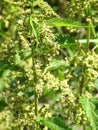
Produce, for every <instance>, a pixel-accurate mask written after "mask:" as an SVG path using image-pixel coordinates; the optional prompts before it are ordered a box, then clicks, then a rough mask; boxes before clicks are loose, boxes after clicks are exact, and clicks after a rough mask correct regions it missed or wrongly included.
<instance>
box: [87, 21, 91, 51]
mask: <svg viewBox="0 0 98 130" xmlns="http://www.w3.org/2000/svg"><path fill="white" fill-rule="evenodd" d="M90 33H91V29H90V21H89V22H88V28H87V51H89V44H90Z"/></svg>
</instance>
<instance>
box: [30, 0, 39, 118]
mask: <svg viewBox="0 0 98 130" xmlns="http://www.w3.org/2000/svg"><path fill="white" fill-rule="evenodd" d="M33 2H34V0H32V5H33ZM33 10H34V7H33V6H32V8H31V14H33ZM30 25H31V28H32V29H31V32H33V33H34V36H35V39H36V41H35V44H33V45H32V70H33V72H34V79H33V85H34V91H35V94H34V103H35V115H36V116H38V93H37V88H36V85H37V74H36V68H35V64H36V56H35V49H36V48H37V47H38V44H39V41H38V35H37V32H36V28H35V27H34V24H33V16H32V15H30ZM31 35H32V33H31Z"/></svg>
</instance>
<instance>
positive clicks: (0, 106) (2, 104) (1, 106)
mask: <svg viewBox="0 0 98 130" xmlns="http://www.w3.org/2000/svg"><path fill="white" fill-rule="evenodd" d="M5 107H7V103H6V102H5V101H4V100H0V112H1V111H3V110H4V109H5Z"/></svg>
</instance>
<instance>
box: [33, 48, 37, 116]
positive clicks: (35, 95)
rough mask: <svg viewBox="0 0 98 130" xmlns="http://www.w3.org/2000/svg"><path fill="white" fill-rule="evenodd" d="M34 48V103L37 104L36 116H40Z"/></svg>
mask: <svg viewBox="0 0 98 130" xmlns="http://www.w3.org/2000/svg"><path fill="white" fill-rule="evenodd" d="M34 49H35V48H34V46H33V47H32V69H33V72H34V79H33V85H34V91H35V94H34V102H35V115H36V116H37V115H38V94H37V88H36V84H37V75H36V68H35V64H36V60H35V59H36V58H35V55H34Z"/></svg>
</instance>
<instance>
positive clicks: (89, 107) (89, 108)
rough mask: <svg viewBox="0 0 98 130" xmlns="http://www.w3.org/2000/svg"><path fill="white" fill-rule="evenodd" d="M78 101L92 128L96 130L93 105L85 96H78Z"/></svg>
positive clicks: (96, 119)
mask: <svg viewBox="0 0 98 130" xmlns="http://www.w3.org/2000/svg"><path fill="white" fill-rule="evenodd" d="M80 103H81V105H82V107H83V109H84V111H85V113H86V115H87V118H88V121H89V122H90V125H91V127H92V130H98V115H97V114H96V113H95V105H94V104H93V103H92V102H91V101H90V100H89V99H88V98H87V97H85V96H82V97H80Z"/></svg>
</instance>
